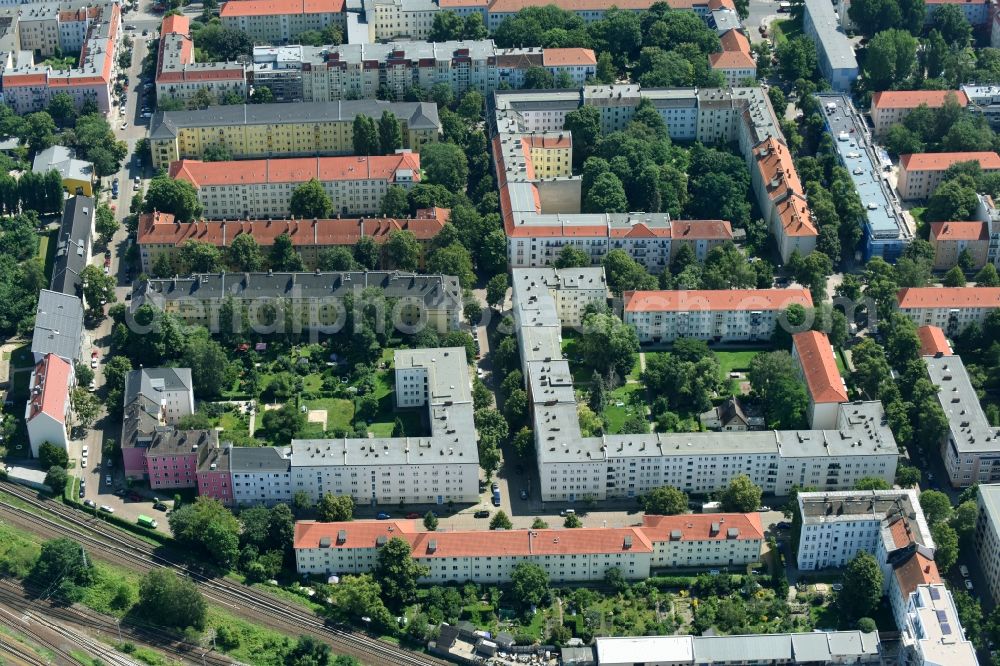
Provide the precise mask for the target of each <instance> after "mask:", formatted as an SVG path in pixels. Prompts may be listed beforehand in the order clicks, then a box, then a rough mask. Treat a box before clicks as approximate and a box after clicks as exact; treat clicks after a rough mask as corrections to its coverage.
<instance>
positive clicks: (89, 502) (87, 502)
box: [83, 499, 97, 509]
mask: <svg viewBox="0 0 1000 666" xmlns="http://www.w3.org/2000/svg"><path fill="white" fill-rule="evenodd" d="M83 505H84V506H89V507H90V508H91V509H93V508H94V507H96V506H97V502H95V501H94V500H92V499H85V500H83Z"/></svg>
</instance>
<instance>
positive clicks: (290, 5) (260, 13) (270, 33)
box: [219, 0, 346, 44]
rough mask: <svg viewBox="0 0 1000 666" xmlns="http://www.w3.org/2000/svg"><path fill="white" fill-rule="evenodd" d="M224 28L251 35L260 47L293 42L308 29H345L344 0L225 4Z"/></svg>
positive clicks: (267, 0) (222, 13) (222, 12)
mask: <svg viewBox="0 0 1000 666" xmlns="http://www.w3.org/2000/svg"><path fill="white" fill-rule="evenodd" d="M219 18H220V19H221V21H222V25H223V26H225V27H227V28H236V29H238V30H242V31H243V32H245V33H247V34H248V35H250V38H251V39H253V41H254V43H257V44H282V43H286V42H290V41H293V40H294V39H295V38H297V37H298V36H299V35H300V34H302V33H303V32H305V31H307V30H316V31H321V30H323V29H324V28H326V27H328V26H336V27H339V28H341V29H343V28H344V27H345V18H346V14H345V13H344V0H241V1H240V2H227V3H223V5H222V9H221V10H220V11H219Z"/></svg>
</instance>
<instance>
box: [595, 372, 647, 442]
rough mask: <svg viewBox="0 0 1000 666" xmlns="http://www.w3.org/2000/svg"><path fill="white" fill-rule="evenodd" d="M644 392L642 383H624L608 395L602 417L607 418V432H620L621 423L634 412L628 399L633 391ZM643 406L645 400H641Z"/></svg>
mask: <svg viewBox="0 0 1000 666" xmlns="http://www.w3.org/2000/svg"><path fill="white" fill-rule="evenodd" d="M644 392H645V388H644V387H643V386H642V384H625V385H624V386H619V387H618V388H616V389H615V390H614V391H612V392H611V393H610V394H609V395H608V406H607V407H605V408H604V418H606V419H607V420H608V433H609V434H613V435H614V434H618V433H620V432H621V430H622V425H624V423H625V421H626V420H627V419H628V418H629V417H630V416H632V415H633V414H634V413H635V408H633V406H632V403H631V400H630V398H631V396H632V395H633V394H635V393H639V394H640V395H642V394H643V393H644ZM643 397H645V396H643ZM618 403H622V404H621V405H619V404H618ZM643 406H646V402H645V400H643ZM642 416H643V418H644V419H646V418H648V417H647V416H646V415H645V414H643V415H642Z"/></svg>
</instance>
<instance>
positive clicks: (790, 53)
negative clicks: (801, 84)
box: [775, 36, 817, 81]
mask: <svg viewBox="0 0 1000 666" xmlns="http://www.w3.org/2000/svg"><path fill="white" fill-rule="evenodd" d="M775 57H776V58H777V59H778V67H779V68H780V69H779V71H780V72H781V76H782V78H784V79H785V80H786V81H796V80H798V79H806V80H810V79H812V78H814V76H815V74H816V65H817V57H816V47H815V46H814V45H813V43H812V41H811V40H809V39H808V38H807V37H801V36H800V37H795V38H794V39H788V40H785V41H784V42H782V43H781V44H779V45H778V48H777V49H776V50H775Z"/></svg>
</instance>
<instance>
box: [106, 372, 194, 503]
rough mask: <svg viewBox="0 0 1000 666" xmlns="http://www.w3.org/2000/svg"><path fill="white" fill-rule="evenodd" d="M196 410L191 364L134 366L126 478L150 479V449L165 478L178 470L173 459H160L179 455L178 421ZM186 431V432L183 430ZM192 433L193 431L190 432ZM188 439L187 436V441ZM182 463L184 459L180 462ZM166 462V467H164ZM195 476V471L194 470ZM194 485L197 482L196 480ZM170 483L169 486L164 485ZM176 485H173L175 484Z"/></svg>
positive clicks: (126, 424) (128, 381)
mask: <svg viewBox="0 0 1000 666" xmlns="http://www.w3.org/2000/svg"><path fill="white" fill-rule="evenodd" d="M193 413H194V390H193V388H192V384H191V370H190V369H188V368H146V369H142V370H133V371H132V372H130V373H129V374H128V376H127V377H126V378H125V410H124V420H123V422H122V438H121V441H122V461H123V463H124V467H125V478H126V479H134V480H144V479H150V480H151V481H152V478H153V477H152V475H151V474H150V471H151V470H150V463H149V461H148V460H147V453H148V452H150V451H154V454H153V458H154V460H157V470H156V472H157V473H159V474H161V477H160V478H161V480H165V479H166V478H167V477H166V476H164V475H165V473H166V472H171V473H172V472H174V471H180V470H179V468H178V470H174V469H173V466H174V464H175V463H174V462H173V461H165V460H164V461H160V459H161V458H164V457H171V458H173V457H178V454H177V453H172V454H168V453H166V452H167V451H176V450H177V447H178V446H180V444H179V442H178V441H173V438H174V437H175V429H174V425H175V424H176V423H177V422H178V421H179V420H180V419H181V418H182V417H184V416H187V415H189V414H193ZM182 434H184V433H182ZM186 434H187V435H188V436H189V437H190V435H191V433H186ZM187 442H188V440H185V443H187ZM176 464H177V465H178V467H179V465H180V463H179V462H178V463H176ZM161 466H163V469H161ZM170 478H175V477H174V475H173V474H171V475H170ZM192 479H193V472H192ZM190 485H192V486H193V485H194V481H193V480H192V482H191V484H190ZM163 487H167V486H163ZM171 487H173V486H171Z"/></svg>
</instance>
